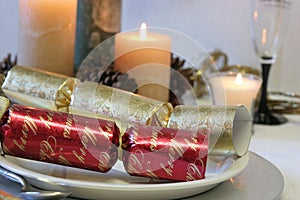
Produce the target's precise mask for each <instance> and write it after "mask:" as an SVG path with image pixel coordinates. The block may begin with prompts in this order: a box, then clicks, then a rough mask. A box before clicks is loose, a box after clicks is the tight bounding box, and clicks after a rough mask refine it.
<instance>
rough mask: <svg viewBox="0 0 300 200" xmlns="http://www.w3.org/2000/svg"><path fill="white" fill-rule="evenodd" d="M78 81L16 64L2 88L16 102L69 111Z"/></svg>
mask: <svg viewBox="0 0 300 200" xmlns="http://www.w3.org/2000/svg"><path fill="white" fill-rule="evenodd" d="M78 82H79V80H77V79H75V78H70V77H67V76H63V75H60V74H55V73H51V72H47V71H43V70H39V69H35V68H30V67H24V66H18V65H16V66H14V67H13V68H12V69H11V70H10V71H9V72H8V74H7V77H6V78H5V81H4V83H3V85H2V90H3V92H4V93H5V95H6V96H7V97H8V98H9V99H10V100H11V101H12V102H14V103H19V104H23V105H26V106H33V107H39V108H46V109H51V110H59V111H68V107H69V104H70V101H71V95H72V93H73V89H74V87H75V86H76V84H78Z"/></svg>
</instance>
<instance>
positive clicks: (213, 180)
mask: <svg viewBox="0 0 300 200" xmlns="http://www.w3.org/2000/svg"><path fill="white" fill-rule="evenodd" d="M248 162H249V156H248V154H246V155H245V156H243V157H241V158H239V159H237V160H236V161H234V162H233V163H232V164H231V165H227V167H226V165H224V166H223V171H222V172H220V173H215V171H214V167H216V166H214V165H213V164H212V163H211V162H210V164H209V166H208V167H209V170H208V171H210V172H209V173H207V174H206V178H205V179H202V180H198V181H191V182H165V181H159V182H157V181H155V182H152V180H151V179H146V178H141V177H133V176H129V175H128V174H127V173H126V172H125V171H124V168H123V165H122V162H121V161H118V162H117V164H116V165H115V166H114V167H113V169H112V170H110V171H109V172H108V173H99V172H93V171H87V170H82V169H76V168H71V167H65V166H60V165H54V164H49V163H43V162H37V161H32V160H27V159H20V158H15V157H11V156H5V157H2V156H0V165H1V166H2V167H4V168H7V169H9V170H11V171H13V172H15V173H18V174H20V175H22V176H24V177H26V178H27V180H29V182H30V183H31V184H33V185H35V186H38V187H40V188H42V189H48V190H64V191H69V192H72V196H73V197H77V198H87V199H174V198H183V197H187V196H192V195H195V194H200V193H202V192H204V191H207V190H209V189H211V188H213V187H215V186H216V185H218V184H219V183H221V182H223V181H225V180H228V179H230V178H232V177H234V176H236V175H237V174H239V173H240V172H241V171H242V170H243V169H244V168H245V167H246V166H247V164H248ZM224 167H225V168H224ZM149 181H150V182H149Z"/></svg>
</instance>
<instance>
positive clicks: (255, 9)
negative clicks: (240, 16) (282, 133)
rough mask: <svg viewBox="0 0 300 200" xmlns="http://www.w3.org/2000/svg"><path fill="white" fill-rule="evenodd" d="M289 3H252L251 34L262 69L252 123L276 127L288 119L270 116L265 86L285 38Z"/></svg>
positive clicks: (268, 0) (265, 0)
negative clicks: (260, 88) (257, 100)
mask: <svg viewBox="0 0 300 200" xmlns="http://www.w3.org/2000/svg"><path fill="white" fill-rule="evenodd" d="M289 7H290V2H289V0H252V8H251V12H252V13H251V14H252V16H251V33H252V40H253V42H254V47H255V52H256V54H257V56H258V57H259V59H260V63H261V68H262V78H263V82H262V91H261V96H260V97H261V98H260V102H259V106H258V110H257V111H256V112H255V114H254V123H257V124H267V125H275V124H282V123H285V122H287V119H286V118H285V117H283V116H280V115H278V114H274V113H272V111H270V110H269V108H268V106H267V85H268V78H269V72H270V69H271V66H272V65H273V64H274V62H275V61H276V56H277V52H278V49H279V48H280V45H281V43H282V40H283V39H284V35H285V32H286V29H287V24H288V15H289Z"/></svg>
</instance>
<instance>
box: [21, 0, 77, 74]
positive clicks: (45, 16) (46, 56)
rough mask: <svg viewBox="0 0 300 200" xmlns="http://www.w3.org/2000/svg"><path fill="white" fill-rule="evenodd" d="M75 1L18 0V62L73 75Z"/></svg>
mask: <svg viewBox="0 0 300 200" xmlns="http://www.w3.org/2000/svg"><path fill="white" fill-rule="evenodd" d="M76 10H77V0H63V1H62V0H43V1H40V0H20V1H19V38H18V40H19V41H18V47H19V50H18V64H20V65H24V66H30V67H35V68H39V69H43V70H47V71H51V72H56V73H61V74H65V75H73V71H74V48H75V29H76Z"/></svg>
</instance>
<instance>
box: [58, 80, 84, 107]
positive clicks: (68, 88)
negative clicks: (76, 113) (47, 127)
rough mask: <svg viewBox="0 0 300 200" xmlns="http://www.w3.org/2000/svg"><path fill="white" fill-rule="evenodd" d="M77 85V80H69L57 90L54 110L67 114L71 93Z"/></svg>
mask: <svg viewBox="0 0 300 200" xmlns="http://www.w3.org/2000/svg"><path fill="white" fill-rule="evenodd" d="M78 84H79V80H78V79H74V78H69V79H67V80H66V81H65V82H64V83H63V84H62V85H61V86H60V87H59V88H58V91H57V93H56V97H55V100H54V102H55V106H56V109H57V110H58V111H62V112H69V106H70V103H71V98H72V95H73V91H74V88H75V87H76V86H77V85H78Z"/></svg>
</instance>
